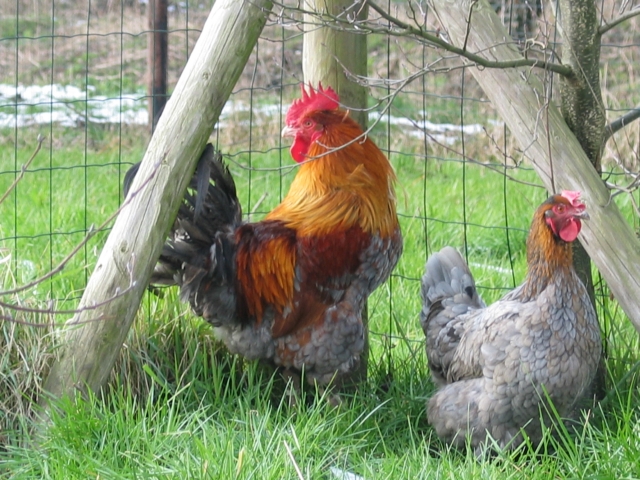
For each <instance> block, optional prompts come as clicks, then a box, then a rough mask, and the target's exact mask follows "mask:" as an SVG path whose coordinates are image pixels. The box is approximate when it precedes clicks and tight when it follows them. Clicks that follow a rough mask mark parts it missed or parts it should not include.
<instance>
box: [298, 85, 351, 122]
mask: <svg viewBox="0 0 640 480" xmlns="http://www.w3.org/2000/svg"><path fill="white" fill-rule="evenodd" d="M300 90H302V98H299V99H298V100H294V101H293V103H292V104H291V107H289V111H288V112H287V118H286V119H285V121H286V123H287V125H288V124H289V123H291V122H293V121H295V120H296V119H298V118H300V117H301V116H302V115H304V114H305V113H306V112H310V111H313V110H335V109H336V108H338V107H339V106H340V104H339V101H340V99H339V98H338V94H337V93H336V91H335V90H334V89H333V88H331V87H327V88H323V86H322V83H318V88H317V89H315V88H313V86H312V85H311V82H309V91H308V92H307V91H306V90H305V87H304V84H301V85H300Z"/></svg>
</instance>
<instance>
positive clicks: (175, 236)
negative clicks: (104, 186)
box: [124, 144, 242, 300]
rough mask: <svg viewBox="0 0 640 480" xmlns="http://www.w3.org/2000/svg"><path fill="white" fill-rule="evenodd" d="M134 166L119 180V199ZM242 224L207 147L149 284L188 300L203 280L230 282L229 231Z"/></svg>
mask: <svg viewBox="0 0 640 480" xmlns="http://www.w3.org/2000/svg"><path fill="white" fill-rule="evenodd" d="M139 165H140V164H136V165H133V166H132V167H131V169H130V170H129V171H128V172H127V173H126V175H125V180H124V190H125V195H126V194H127V192H128V190H129V188H130V187H131V184H132V182H133V178H134V177H135V175H136V173H137V171H138V168H139ZM241 221H242V209H241V207H240V202H239V201H238V198H237V195H236V185H235V182H234V181H233V177H232V176H231V174H230V173H229V169H228V168H227V166H226V165H225V164H224V163H223V161H222V155H221V154H220V152H214V149H213V146H212V145H211V144H208V145H207V146H206V147H205V149H204V151H203V152H202V156H201V157H200V160H198V165H197V167H196V171H195V173H194V175H193V177H192V178H191V181H190V182H189V186H188V188H187V192H186V193H185V196H184V198H183V200H182V203H181V204H180V207H179V209H178V215H177V217H176V220H175V222H174V224H173V227H172V228H171V231H170V232H169V236H168V239H167V242H166V243H165V245H164V247H163V249H162V253H161V255H160V259H159V260H158V264H157V265H156V268H155V270H154V272H153V275H152V276H151V283H152V284H155V285H176V284H177V285H180V286H181V287H182V288H181V295H180V296H181V297H182V298H183V299H184V300H189V298H190V297H191V295H195V293H196V291H197V289H198V287H199V286H200V283H201V282H202V281H203V280H204V279H206V280H207V281H212V282H213V283H214V284H215V283H217V284H226V283H229V282H232V281H233V278H235V273H234V271H233V257H234V253H235V241H234V232H235V229H236V228H237V226H238V225H240V223H241Z"/></svg>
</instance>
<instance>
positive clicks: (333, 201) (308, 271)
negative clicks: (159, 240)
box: [126, 85, 402, 385]
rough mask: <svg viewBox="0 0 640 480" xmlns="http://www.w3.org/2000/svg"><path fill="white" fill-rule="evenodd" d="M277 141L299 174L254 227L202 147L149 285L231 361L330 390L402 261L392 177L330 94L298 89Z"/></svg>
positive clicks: (351, 362) (356, 356)
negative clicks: (238, 358) (205, 326)
mask: <svg viewBox="0 0 640 480" xmlns="http://www.w3.org/2000/svg"><path fill="white" fill-rule="evenodd" d="M282 134H283V136H291V137H293V138H294V141H293V145H292V147H291V155H292V156H293V158H294V160H295V161H296V162H298V163H299V164H300V166H299V170H298V172H297V175H296V177H295V178H294V180H293V182H292V184H291V187H290V190H289V192H288V194H287V195H286V197H285V198H284V199H283V200H282V202H281V203H280V204H279V205H278V206H277V207H276V208H275V209H274V210H273V211H271V212H270V213H269V214H268V215H267V216H266V218H265V219H264V220H262V221H259V222H254V223H246V222H244V221H243V220H242V212H241V207H240V203H239V201H238V199H237V197H236V188H235V184H234V181H233V179H232V177H231V175H230V174H229V171H228V170H227V168H226V167H225V166H224V165H223V163H222V162H221V159H220V158H219V156H215V155H214V154H213V149H212V147H211V146H210V145H209V146H207V148H206V149H205V151H204V153H203V155H202V158H201V159H200V162H199V164H198V168H197V171H196V173H195V175H194V178H193V179H192V181H191V184H190V189H191V193H188V194H187V195H186V196H185V199H184V201H183V204H182V205H181V207H180V210H179V212H178V217H177V219H176V222H175V224H174V226H173V228H172V230H171V232H170V233H169V238H168V240H167V243H166V245H165V246H164V249H163V251H162V255H161V257H160V259H159V262H158V265H157V266H156V269H155V272H154V274H153V277H152V280H151V282H152V284H158V283H161V284H171V285H179V286H180V296H181V299H182V300H183V301H188V302H189V303H190V304H191V307H192V309H193V310H194V312H195V313H196V314H198V315H200V316H202V317H204V318H205V319H206V320H207V321H208V322H209V323H211V325H213V328H214V331H215V334H216V336H217V337H218V338H219V339H220V340H222V342H224V344H225V345H226V346H227V348H228V349H229V350H230V351H231V352H233V353H237V354H240V355H242V356H243V357H245V358H247V359H250V360H257V359H260V360H264V361H267V362H269V363H271V364H273V365H275V366H276V367H280V368H281V369H282V370H283V373H284V374H285V376H294V377H297V375H299V374H300V373H301V372H302V371H303V370H304V374H305V376H306V379H307V380H308V381H309V382H310V383H312V382H317V383H318V384H319V385H327V384H329V383H330V382H331V380H332V379H334V377H335V383H336V384H337V383H339V382H340V381H341V380H344V378H345V377H346V376H348V374H350V373H351V372H352V371H353V370H354V369H355V368H356V367H357V365H358V363H359V360H360V354H361V352H362V350H363V345H364V335H365V331H364V327H363V324H362V309H363V306H364V304H365V302H366V300H367V297H369V295H370V294H371V292H373V290H375V289H376V288H377V287H378V286H379V285H380V284H381V283H383V282H384V281H385V280H386V279H387V278H388V277H389V275H390V273H391V271H392V270H393V268H394V266H395V265H396V263H397V262H398V258H399V257H400V254H401V251H402V237H401V232H400V227H399V225H398V219H397V215H396V198H395V193H394V183H395V180H396V177H395V174H394V172H393V169H392V167H391V164H390V163H389V161H388V160H387V158H386V157H385V156H384V154H383V153H382V152H381V151H380V150H379V149H378V147H376V145H375V144H374V143H373V142H372V141H371V140H370V139H369V138H368V137H367V136H365V135H363V132H362V130H361V129H360V127H359V126H358V124H357V123H356V122H355V121H354V120H352V119H351V118H350V117H349V113H348V111H345V110H341V109H340V108H339V99H338V95H337V94H336V93H335V92H334V90H333V89H331V88H326V89H324V88H322V86H321V85H320V86H319V88H318V89H317V90H314V89H313V88H311V87H309V91H308V92H307V91H306V90H305V88H304V86H303V87H302V98H301V99H298V100H296V101H294V102H293V104H292V106H291V107H290V108H289V111H288V113H287V116H286V126H285V127H284V129H283V132H282ZM134 175H135V171H133V172H132V173H131V174H129V179H128V180H127V181H126V182H127V183H130V182H131V178H132V177H133V176H134ZM209 178H210V179H211V182H210V181H209Z"/></svg>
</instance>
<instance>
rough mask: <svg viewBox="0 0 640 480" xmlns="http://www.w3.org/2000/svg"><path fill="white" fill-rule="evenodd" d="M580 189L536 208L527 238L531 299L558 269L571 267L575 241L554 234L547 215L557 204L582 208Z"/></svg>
mask: <svg viewBox="0 0 640 480" xmlns="http://www.w3.org/2000/svg"><path fill="white" fill-rule="evenodd" d="M579 196H580V194H579V193H578V192H571V191H563V192H562V194H559V195H553V196H552V197H550V198H549V199H548V200H547V201H546V202H544V203H543V204H542V205H540V207H538V209H537V210H536V212H535V214H534V216H533V221H532V222H531V229H530V230H529V236H528V238H527V265H528V273H527V278H528V279H529V282H528V283H527V284H526V285H525V287H524V293H525V295H526V296H527V297H529V298H534V297H536V296H537V295H538V294H539V292H540V291H542V289H544V288H545V287H546V286H547V282H548V281H549V279H550V278H552V276H553V275H556V272H557V271H558V270H568V269H569V268H571V267H572V265H573V247H572V245H571V243H569V242H564V241H561V240H560V239H559V238H558V237H557V236H556V235H554V233H553V231H552V230H551V228H549V225H548V224H547V222H546V215H547V212H548V211H549V210H551V209H552V208H553V207H554V205H558V204H563V205H567V206H572V207H582V208H584V205H583V204H582V203H580V202H579V200H578V198H579Z"/></svg>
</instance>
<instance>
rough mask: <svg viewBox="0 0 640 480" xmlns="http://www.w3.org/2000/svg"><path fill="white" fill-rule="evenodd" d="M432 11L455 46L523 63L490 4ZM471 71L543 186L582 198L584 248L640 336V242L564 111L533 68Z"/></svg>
mask: <svg viewBox="0 0 640 480" xmlns="http://www.w3.org/2000/svg"><path fill="white" fill-rule="evenodd" d="M431 5H432V7H433V10H434V12H435V14H436V15H437V16H438V19H439V20H440V22H441V23H442V25H443V27H444V28H445V30H446V31H447V34H448V36H449V38H450V39H451V43H452V44H454V45H458V46H462V45H466V46H467V49H468V50H469V51H471V52H482V54H483V55H485V56H486V57H487V58H488V59H489V60H492V61H500V62H504V61H512V60H518V59H521V58H522V54H521V53H520V52H519V51H518V49H517V48H516V47H515V45H513V44H512V43H508V42H505V38H509V37H508V34H507V32H506V30H505V29H504V27H503V26H502V24H501V23H500V20H499V19H498V17H497V16H496V14H495V12H494V11H493V9H492V8H491V7H490V6H489V4H488V3H487V0H431ZM470 11H472V12H473V13H472V15H469V12H470ZM467 18H470V19H471V23H470V24H468V23H467ZM471 72H472V74H473V76H474V77H475V79H476V80H477V82H478V83H479V84H480V86H481V87H482V89H483V90H484V92H485V93H486V94H487V96H488V97H489V99H490V100H491V103H492V104H493V106H494V107H495V108H496V110H497V111H498V113H499V114H500V116H501V117H502V119H503V120H504V121H505V123H506V124H507V126H508V127H509V130H510V131H511V133H513V135H514V136H515V137H516V138H517V139H518V142H519V143H520V145H521V146H522V147H523V149H524V154H525V155H526V156H527V158H529V159H530V160H531V163H532V164H533V166H534V168H535V169H536V171H537V172H538V175H539V176H540V178H541V179H542V181H543V183H544V185H545V187H547V189H548V190H550V191H553V190H555V191H559V190H563V189H566V190H580V191H582V192H583V198H584V201H585V203H586V204H587V206H588V208H589V215H590V217H591V220H589V221H588V222H584V223H583V224H582V231H581V232H580V242H581V243H582V245H583V246H584V248H585V250H586V251H587V253H588V254H589V256H590V257H591V259H592V260H593V262H594V263H595V264H596V267H598V270H599V271H600V273H601V274H602V276H603V277H604V278H605V280H606V281H607V284H608V285H609V287H610V288H611V291H612V292H613V293H614V295H615V297H616V299H617V300H618V303H619V304H620V306H621V307H622V309H623V310H624V312H625V313H626V314H627V316H628V317H629V319H630V320H631V322H632V323H633V325H634V327H635V328H636V330H638V332H640V300H639V299H638V292H640V242H639V241H638V238H637V237H636V235H635V234H634V232H633V230H632V229H631V227H630V226H629V224H628V223H627V222H626V220H625V219H624V217H623V216H622V214H621V213H620V210H619V209H618V207H617V206H616V204H615V202H614V201H613V199H612V198H611V192H609V190H607V188H606V187H605V185H604V183H603V182H602V179H601V178H600V176H599V175H598V172H597V171H596V170H595V169H594V168H593V165H592V164H591V162H590V160H589V159H588V158H587V155H586V154H585V152H584V149H583V148H582V146H581V145H580V143H579V142H578V140H577V139H576V137H575V135H574V134H573V133H572V132H571V130H570V129H569V127H568V125H567V122H565V120H564V119H563V117H562V115H561V113H560V111H559V110H558V108H557V107H556V106H555V105H554V104H553V103H552V102H547V100H546V89H545V87H544V85H543V84H542V82H541V81H540V80H538V78H537V77H536V76H535V75H532V74H531V72H530V68H529V67H523V68H504V69H497V68H472V69H471Z"/></svg>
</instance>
